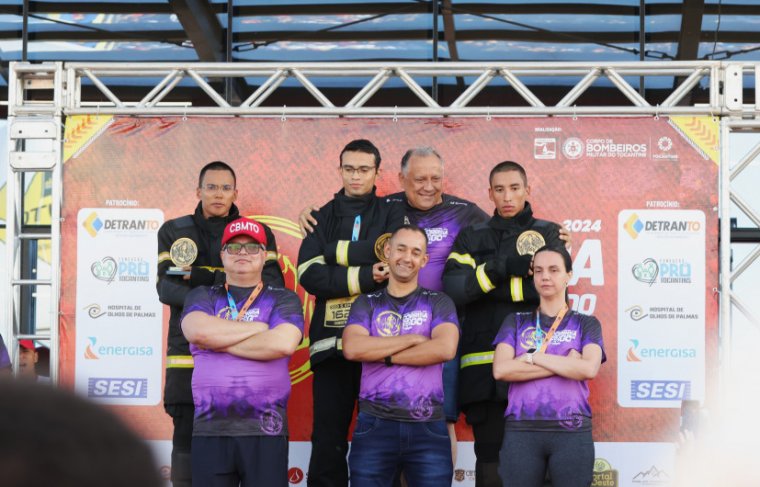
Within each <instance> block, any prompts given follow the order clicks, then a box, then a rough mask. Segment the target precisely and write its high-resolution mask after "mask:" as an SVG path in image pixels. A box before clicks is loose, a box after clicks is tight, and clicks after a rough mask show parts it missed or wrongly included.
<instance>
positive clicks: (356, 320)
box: [348, 287, 459, 421]
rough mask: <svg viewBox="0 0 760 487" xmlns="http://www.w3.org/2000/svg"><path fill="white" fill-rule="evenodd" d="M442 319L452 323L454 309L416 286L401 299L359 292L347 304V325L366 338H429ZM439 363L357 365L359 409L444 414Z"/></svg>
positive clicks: (385, 414) (397, 415)
mask: <svg viewBox="0 0 760 487" xmlns="http://www.w3.org/2000/svg"><path fill="white" fill-rule="evenodd" d="M442 323H453V324H455V325H456V326H457V327H458V326H459V322H458V320H457V314H456V309H455V307H454V303H453V302H452V301H451V299H450V298H449V297H448V296H446V295H445V294H443V293H440V292H437V291H430V290H428V289H424V288H421V287H418V288H417V289H416V290H415V291H414V292H412V293H411V294H409V295H408V296H404V297H402V298H394V297H393V296H391V295H389V294H388V293H387V291H386V290H385V289H384V290H382V291H378V292H375V293H372V294H365V295H362V296H359V298H357V299H356V301H355V302H354V304H353V305H352V306H351V313H350V314H349V317H348V324H349V325H359V326H361V327H362V328H364V329H366V330H367V331H369V334H370V336H375V337H390V336H399V335H407V334H417V335H423V336H426V337H428V338H429V337H430V336H431V334H432V332H433V329H434V328H435V327H436V326H438V325H440V324H442ZM442 368H443V364H435V365H426V366H407V365H393V366H391V367H387V366H386V365H385V364H384V363H382V362H364V363H363V364H362V377H361V389H360V391H359V410H360V411H363V412H367V413H369V414H372V415H374V416H377V417H380V418H384V419H393V420H400V421H437V420H441V419H443V418H444V416H443V383H442V377H441V374H442Z"/></svg>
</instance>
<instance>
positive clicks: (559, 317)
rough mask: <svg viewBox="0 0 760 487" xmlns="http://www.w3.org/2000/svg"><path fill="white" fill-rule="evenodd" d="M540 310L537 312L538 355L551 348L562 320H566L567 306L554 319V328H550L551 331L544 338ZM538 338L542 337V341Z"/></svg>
mask: <svg viewBox="0 0 760 487" xmlns="http://www.w3.org/2000/svg"><path fill="white" fill-rule="evenodd" d="M540 309H541V308H539V309H537V310H536V342H537V343H536V349H537V350H536V353H543V352H545V351H546V348H547V347H548V346H549V342H551V339H552V336H554V332H555V331H557V328H558V327H559V324H560V323H562V318H564V317H565V313H567V305H566V306H565V307H564V308H562V311H560V312H559V314H558V315H557V317H556V318H554V323H553V324H552V327H551V328H549V331H548V332H547V333H546V335H545V336H543V337H541V335H543V334H544V332H543V331H542V330H541V321H540V317H539V312H540ZM538 337H540V341H539V338H538Z"/></svg>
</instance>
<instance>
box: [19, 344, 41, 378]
mask: <svg viewBox="0 0 760 487" xmlns="http://www.w3.org/2000/svg"><path fill="white" fill-rule="evenodd" d="M39 360H40V356H39V354H38V353H37V349H36V347H35V346H34V341H33V340H19V341H18V376H19V377H22V378H25V379H32V380H37V370H36V366H37V362H38V361H39Z"/></svg>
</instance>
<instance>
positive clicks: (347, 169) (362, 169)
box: [340, 165, 375, 176]
mask: <svg viewBox="0 0 760 487" xmlns="http://www.w3.org/2000/svg"><path fill="white" fill-rule="evenodd" d="M340 169H341V171H343V172H344V173H345V174H346V175H347V176H353V175H354V174H356V173H359V175H361V176H366V175H367V174H369V173H371V172H372V171H374V170H375V167H374V166H359V167H353V166H343V165H341V166H340Z"/></svg>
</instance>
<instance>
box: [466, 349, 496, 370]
mask: <svg viewBox="0 0 760 487" xmlns="http://www.w3.org/2000/svg"><path fill="white" fill-rule="evenodd" d="M492 363H493V352H476V353H468V354H467V355H462V359H461V360H460V361H459V368H460V369H463V368H465V367H472V366H473V365H486V364H492Z"/></svg>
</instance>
